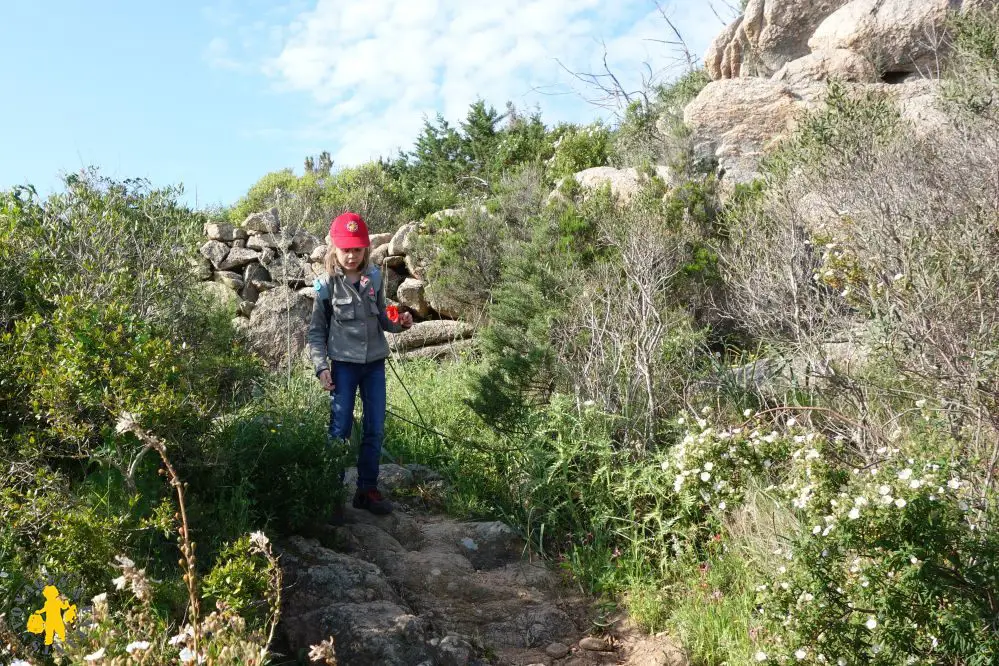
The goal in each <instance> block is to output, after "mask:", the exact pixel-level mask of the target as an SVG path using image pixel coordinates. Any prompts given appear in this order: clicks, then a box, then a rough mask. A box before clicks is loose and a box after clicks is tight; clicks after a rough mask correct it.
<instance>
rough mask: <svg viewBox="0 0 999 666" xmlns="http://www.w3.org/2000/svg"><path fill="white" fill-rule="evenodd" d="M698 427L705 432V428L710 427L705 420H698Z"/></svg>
mask: <svg viewBox="0 0 999 666" xmlns="http://www.w3.org/2000/svg"><path fill="white" fill-rule="evenodd" d="M697 427H698V428H700V429H701V430H704V429H705V428H707V427H708V422H707V421H705V420H704V419H697Z"/></svg>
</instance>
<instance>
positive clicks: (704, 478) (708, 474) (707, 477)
mask: <svg viewBox="0 0 999 666" xmlns="http://www.w3.org/2000/svg"><path fill="white" fill-rule="evenodd" d="M710 480H711V472H701V481H705V482H707V481H710Z"/></svg>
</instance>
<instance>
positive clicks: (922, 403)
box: [916, 398, 926, 409]
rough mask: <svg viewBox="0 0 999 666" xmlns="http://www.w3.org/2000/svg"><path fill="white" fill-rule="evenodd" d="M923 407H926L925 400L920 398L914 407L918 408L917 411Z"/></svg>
mask: <svg viewBox="0 0 999 666" xmlns="http://www.w3.org/2000/svg"><path fill="white" fill-rule="evenodd" d="M925 406H926V399H925V398H920V399H919V400H917V401H916V407H918V408H919V409H922V408H923V407H925Z"/></svg>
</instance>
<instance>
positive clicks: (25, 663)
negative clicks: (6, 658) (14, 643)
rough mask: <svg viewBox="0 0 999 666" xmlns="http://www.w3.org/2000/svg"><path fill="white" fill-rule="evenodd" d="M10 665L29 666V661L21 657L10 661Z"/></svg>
mask: <svg viewBox="0 0 999 666" xmlns="http://www.w3.org/2000/svg"><path fill="white" fill-rule="evenodd" d="M10 666H31V662H30V661H25V660H23V659H15V660H14V661H13V662H11V664H10Z"/></svg>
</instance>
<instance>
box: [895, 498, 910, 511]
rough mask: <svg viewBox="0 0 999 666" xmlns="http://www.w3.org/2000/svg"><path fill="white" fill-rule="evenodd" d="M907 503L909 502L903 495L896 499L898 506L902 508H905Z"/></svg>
mask: <svg viewBox="0 0 999 666" xmlns="http://www.w3.org/2000/svg"><path fill="white" fill-rule="evenodd" d="M906 504H908V502H906V501H905V500H904V499H902V498H901V497H899V498H898V499H897V500H895V506H897V507H898V508H900V509H904V508H905V505H906Z"/></svg>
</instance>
